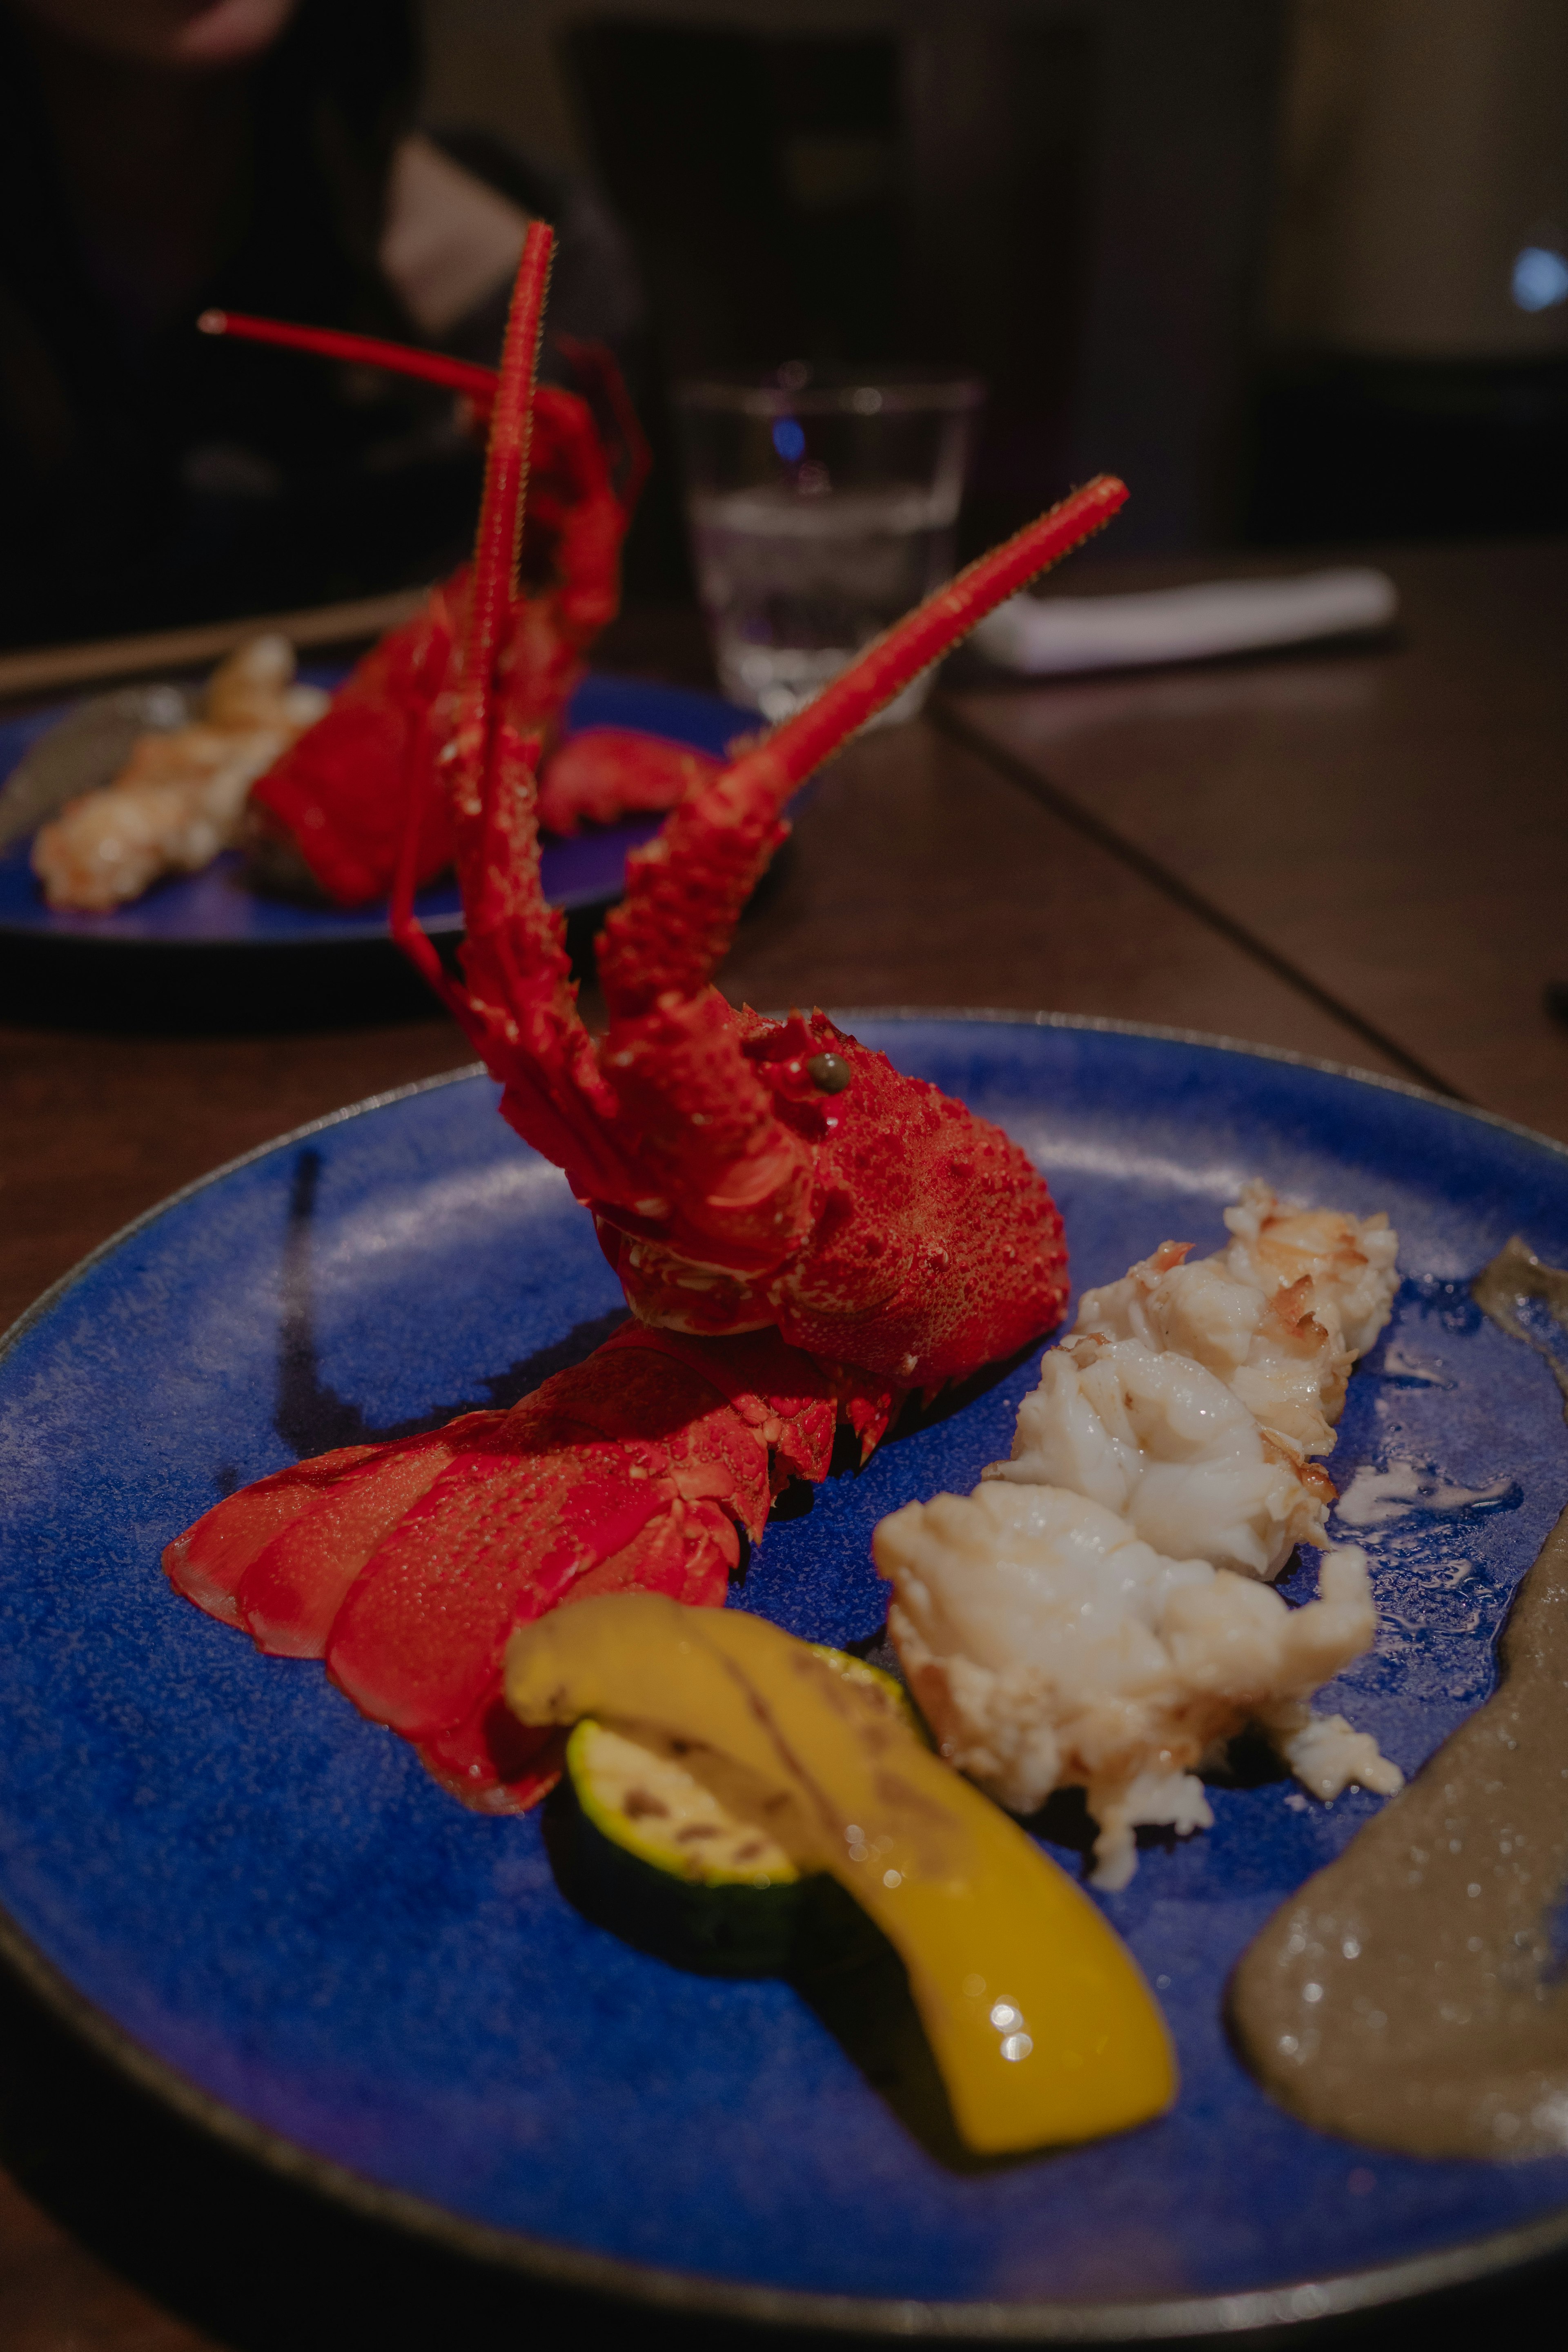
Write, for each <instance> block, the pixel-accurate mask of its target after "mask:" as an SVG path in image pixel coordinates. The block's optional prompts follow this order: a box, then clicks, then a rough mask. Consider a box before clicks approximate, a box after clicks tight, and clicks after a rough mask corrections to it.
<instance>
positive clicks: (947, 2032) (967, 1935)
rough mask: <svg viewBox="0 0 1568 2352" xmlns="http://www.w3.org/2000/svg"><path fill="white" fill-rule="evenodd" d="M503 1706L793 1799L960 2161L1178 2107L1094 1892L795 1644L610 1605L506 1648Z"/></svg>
mask: <svg viewBox="0 0 1568 2352" xmlns="http://www.w3.org/2000/svg"><path fill="white" fill-rule="evenodd" d="M506 1695H507V1700H508V1703H509V1705H510V1706H511V1708H512V1710H513V1712H514V1713H515V1714H516V1715H518V1716H519V1717H521V1720H522V1721H523V1722H525V1723H536V1724H542V1723H575V1722H577V1721H578V1720H579V1719H580V1718H581V1717H584V1716H594V1717H596V1718H598V1719H599V1720H600V1721H601V1722H607V1723H611V1724H614V1725H616V1726H617V1727H624V1728H625V1729H626V1731H627V1732H628V1734H629V1735H630V1736H631V1737H633V1738H636V1737H637V1727H647V1728H649V1729H651V1730H654V1731H657V1732H661V1733H664V1734H665V1735H667V1736H673V1737H675V1738H687V1739H692V1740H699V1741H701V1742H702V1743H703V1744H704V1745H706V1746H707V1747H709V1748H717V1749H718V1750H719V1751H720V1752H721V1754H723V1755H725V1756H727V1757H729V1758H730V1759H731V1760H732V1761H733V1762H734V1763H735V1764H736V1765H738V1766H740V1767H741V1768H742V1769H743V1770H744V1771H745V1772H747V1773H749V1774H751V1775H752V1776H754V1778H755V1780H757V1782H759V1783H760V1784H762V1785H763V1786H765V1787H766V1788H768V1789H769V1790H773V1791H774V1792H776V1793H778V1794H780V1795H782V1796H784V1798H786V1799H787V1800H788V1803H787V1806H786V1807H784V1808H783V1809H780V1810H779V1811H778V1812H777V1815H776V1821H777V1829H776V1832H775V1833H776V1834H777V1835H778V1837H779V1839H780V1843H782V1844H783V1845H784V1846H785V1848H786V1849H787V1850H788V1852H790V1853H792V1854H793V1855H795V1858H796V1859H797V1861H799V1862H800V1863H801V1864H802V1866H803V1867H808V1868H815V1869H821V1870H826V1871H830V1872H831V1873H832V1874H833V1876H834V1877H835V1878H836V1879H837V1880H838V1882H839V1884H840V1885H843V1886H844V1887H845V1888H846V1889H847V1891H848V1893H849V1894H851V1895H853V1896H854V1898H855V1900H856V1902H857V1903H858V1904H859V1905H860V1906H861V1907H862V1908H863V1909H864V1910H865V1911H866V1912H867V1913H868V1915H869V1916H870V1917H871V1918H872V1919H874V1920H875V1921H876V1924H877V1925H878V1927H879V1928H880V1929H881V1930H882V1932H883V1934H884V1935H885V1936H886V1937H888V1939H889V1942H890V1943H891V1944H892V1945H893V1946H894V1948H895V1949H896V1950H897V1951H898V1953H899V1955H900V1958H901V1959H902V1960H903V1963H904V1966H905V1969H907V1971H908V1974H909V1980H910V1993H911V1995H912V1996H913V1999H914V2001H915V2005H916V2008H917V2009H918V2011H919V2012H920V2016H921V2023H922V2024H923V2026H924V2028H925V2032H926V2036H927V2039H928V2040H929V2042H930V2043H931V2050H932V2053H933V2055H934V2056H935V2059H936V2062H937V2064H938V2067H939V2068H940V2070H941V2073H942V2081H943V2083H944V2084H945V2086H946V2089H947V2094H948V2098H949V2101H950V2103H951V2105H952V2112H953V2119H954V2121H955V2123H956V2124H957V2126H958V2128H959V2130H960V2132H961V2133H962V2134H963V2137H964V2139H965V2140H966V2141H967V2142H968V2143H969V2145H970V2146H971V2147H973V2148H976V2149H979V2150H982V2151H984V2152H994V2153H1001V2152H1004V2151H1007V2150H1014V2149H1019V2148H1026V2147H1042V2146H1044V2145H1046V2144H1047V2143H1051V2142H1060V2141H1068V2140H1083V2139H1093V2138H1098V2137H1100V2135H1101V2134H1103V2133H1106V2132H1113V2131H1121V2130H1125V2129H1126V2128H1127V2127H1128V2126H1131V2125H1133V2124H1138V2123H1143V2122H1146V2121H1147V2120H1148V2119H1149V2118H1150V2117H1151V2116H1157V2115H1159V2114H1160V2113H1162V2112H1163V2109H1164V2108H1165V2107H1166V2106H1168V2105H1169V2104H1170V2102H1171V2100H1172V2098H1173V2095H1174V2093H1175V2084H1176V2076H1175V2064H1174V2060H1173V2054H1172V2051H1171V2045H1170V2039H1169V2036H1168V2034H1167V2033H1166V2031H1165V2025H1164V2021H1163V2018H1162V2016H1161V2014H1160V2011H1159V2009H1158V2007H1157V2005H1156V2003H1155V2001H1154V2000H1153V1997H1152V1994H1151V1993H1150V1991H1149V1989H1148V1987H1147V1985H1146V1984H1145V1982H1144V1980H1143V1978H1142V1974H1141V1973H1140V1971H1139V1969H1138V1966H1137V1963H1136V1962H1135V1961H1134V1960H1133V1958H1132V1957H1131V1953H1130V1952H1129V1951H1128V1950H1127V1948H1126V1947H1125V1946H1124V1945H1123V1944H1122V1943H1121V1939H1120V1938H1119V1937H1117V1936H1116V1935H1115V1933H1114V1932H1113V1930H1112V1929H1111V1928H1110V1927H1109V1926H1108V1925H1107V1924H1106V1922H1105V1920H1104V1919H1103V1918H1102V1917H1101V1916H1100V1912H1099V1911H1098V1910H1097V1909H1096V1907H1095V1906H1094V1904H1093V1903H1092V1902H1091V1901H1090V1900H1089V1897H1088V1895H1084V1894H1083V1893H1081V1892H1080V1890H1079V1888H1078V1887H1077V1886H1075V1885H1073V1883H1072V1881H1071V1880H1070V1879H1069V1878H1068V1877H1067V1876H1066V1875H1065V1874H1063V1873H1062V1872H1061V1871H1059V1870H1058V1868H1057V1867H1056V1865H1055V1864H1053V1863H1051V1862H1050V1861H1048V1860H1047V1857H1046V1856H1045V1855H1044V1854H1043V1853H1041V1852H1040V1850H1039V1848H1038V1847H1037V1845H1036V1844H1035V1843H1033V1841H1032V1840H1031V1839H1030V1838H1028V1837H1027V1836H1026V1834H1025V1833H1024V1832H1023V1831H1022V1830H1021V1829H1019V1828H1018V1827H1017V1825H1016V1823H1015V1822H1012V1821H1010V1820H1009V1819H1008V1818H1007V1816H1006V1814H1005V1813H1004V1812H1001V1811H999V1810H998V1809H997V1807H996V1806H994V1804H992V1803H991V1802H990V1801H989V1800H988V1799H987V1798H984V1797H983V1796H982V1795H981V1794H980V1792H979V1791H978V1790H976V1789H973V1788H972V1787H971V1786H970V1784H969V1783H968V1782H967V1781H966V1780H962V1779H961V1778H960V1777H959V1775H958V1774H957V1773H956V1772H954V1771H953V1770H952V1769H951V1768H950V1767H949V1766H948V1765H946V1764H943V1763H942V1761H941V1759H939V1758H938V1757H936V1756H933V1755H932V1754H931V1751H930V1750H929V1749H928V1748H925V1747H924V1746H923V1745H922V1743H921V1740H920V1738H918V1737H917V1735H916V1734H915V1733H914V1732H913V1731H912V1730H911V1729H910V1728H909V1727H907V1725H906V1724H904V1723H903V1722H902V1721H901V1720H900V1718H899V1717H898V1716H897V1715H896V1714H895V1713H894V1712H893V1711H892V1710H890V1709H889V1707H888V1706H887V1705H886V1704H885V1702H884V1701H883V1700H882V1699H881V1698H880V1697H879V1696H873V1695H871V1694H869V1693H868V1692H867V1691H866V1690H865V1689H863V1688H861V1687H859V1686H858V1685H857V1684H856V1683H855V1682H854V1681H853V1680H850V1679H848V1678H847V1677H846V1676H845V1675H841V1674H837V1673H836V1672H835V1671H834V1670H833V1668H832V1667H831V1666H829V1665H828V1664H826V1663H825V1662H824V1660H823V1659H822V1658H821V1657H819V1656H818V1655H817V1654H815V1653H814V1651H813V1650H812V1649H811V1647H810V1646H809V1645H808V1644H807V1643H804V1642H798V1641H796V1640H795V1638H794V1637H793V1636H792V1635H791V1634H788V1633H782V1632H781V1631H780V1630H779V1628H778V1627H777V1626H775V1625H770V1624H769V1623H767V1622H766V1621H765V1620H763V1619H762V1618H760V1617H753V1616H751V1615H749V1614H747V1613H746V1612H743V1611H741V1610H724V1609H712V1610H710V1609H704V1610H692V1609H687V1608H684V1607H682V1606H681V1604H680V1603H679V1601H668V1600H665V1599H664V1598H663V1597H662V1596H660V1595H658V1594H656V1593H637V1592H627V1593H613V1594H606V1595H605V1596H604V1597H603V1598H601V1599H597V1600H593V1601H581V1602H579V1603H577V1604H576V1605H575V1606H574V1607H573V1608H570V1609H560V1610H556V1611H555V1612H553V1613H552V1615H550V1616H548V1617H545V1618H542V1619H541V1620H540V1621H539V1622H536V1623H534V1624H531V1625H527V1626H524V1627H522V1628H521V1630H520V1631H519V1632H518V1633H514V1634H513V1636H512V1639H511V1642H510V1645H509V1647H508V1651H507V1666H506Z"/></svg>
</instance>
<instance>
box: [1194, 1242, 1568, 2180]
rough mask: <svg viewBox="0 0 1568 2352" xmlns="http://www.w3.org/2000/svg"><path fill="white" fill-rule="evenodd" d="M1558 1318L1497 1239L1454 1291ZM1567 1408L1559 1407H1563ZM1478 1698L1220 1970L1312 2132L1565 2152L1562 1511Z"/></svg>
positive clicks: (1399, 2143)
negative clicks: (1403, 1784)
mask: <svg viewBox="0 0 1568 2352" xmlns="http://www.w3.org/2000/svg"><path fill="white" fill-rule="evenodd" d="M1471 1288H1472V1292H1473V1294H1474V1297H1475V1298H1476V1300H1477V1303H1478V1304H1479V1306H1480V1307H1481V1308H1482V1309H1483V1311H1484V1312H1485V1313H1486V1314H1488V1315H1489V1316H1490V1317H1491V1318H1492V1319H1493V1321H1494V1322H1496V1323H1497V1324H1499V1325H1500V1328H1502V1329H1503V1330H1505V1331H1508V1332H1509V1333H1510V1334H1511V1336H1512V1337H1513V1338H1515V1339H1522V1340H1523V1341H1524V1342H1525V1343H1526V1345H1527V1346H1530V1347H1532V1348H1535V1349H1538V1351H1539V1352H1540V1353H1541V1354H1542V1355H1543V1356H1544V1357H1545V1358H1546V1360H1547V1361H1548V1362H1549V1363H1550V1364H1551V1365H1552V1371H1553V1373H1554V1374H1555V1376H1556V1378H1557V1381H1558V1384H1559V1386H1560V1387H1561V1388H1562V1389H1563V1394H1564V1397H1565V1399H1568V1377H1565V1376H1564V1373H1563V1368H1562V1367H1561V1365H1560V1364H1559V1363H1558V1362H1557V1361H1556V1360H1555V1359H1554V1358H1553V1357H1552V1353H1551V1351H1550V1350H1549V1349H1546V1348H1544V1347H1542V1345H1541V1343H1540V1341H1538V1340H1537V1339H1535V1338H1534V1337H1533V1336H1532V1334H1531V1332H1530V1330H1529V1329H1528V1328H1526V1326H1525V1325H1524V1323H1523V1322H1522V1320H1521V1317H1520V1314H1519V1311H1518V1310H1519V1307H1520V1305H1521V1301H1522V1300H1523V1299H1525V1298H1536V1299H1540V1300H1541V1301H1542V1302H1543V1303H1544V1304H1545V1305H1546V1306H1547V1307H1549V1308H1550V1309H1551V1311H1552V1315H1553V1316H1554V1317H1555V1318H1556V1319H1557V1320H1558V1321H1559V1322H1560V1323H1561V1324H1563V1327H1564V1328H1565V1329H1568V1271H1563V1270H1562V1269H1559V1268H1558V1267H1556V1266H1549V1265H1542V1263H1541V1261H1540V1260H1539V1259H1538V1258H1536V1257H1534V1256H1533V1255H1531V1252H1530V1251H1529V1250H1527V1249H1526V1248H1525V1247H1524V1245H1523V1244H1522V1243H1521V1242H1519V1241H1517V1240H1516V1241H1512V1242H1510V1244H1508V1247H1507V1248H1506V1249H1504V1250H1502V1251H1500V1253H1499V1255H1497V1257H1495V1258H1494V1259H1493V1260H1492V1263H1491V1264H1490V1265H1489V1266H1487V1267H1486V1268H1485V1269H1484V1270H1483V1272H1482V1273H1480V1274H1479V1275H1478V1276H1477V1277H1476V1280H1475V1282H1474V1283H1473V1284H1472V1286H1471ZM1564 1411H1565V1417H1568V1405H1565V1408H1564ZM1499 1670H1500V1683H1499V1688H1498V1691H1497V1693H1496V1696H1494V1697H1493V1698H1491V1699H1490V1700H1489V1702H1488V1704H1487V1705H1486V1706H1484V1707H1482V1708H1481V1709H1480V1710H1479V1713H1478V1714H1476V1715H1474V1716H1472V1717H1470V1719H1469V1721H1468V1723H1465V1724H1462V1725H1461V1726H1460V1727H1459V1729H1458V1731H1456V1732H1455V1733H1454V1734H1453V1736H1452V1738H1449V1739H1447V1741H1445V1743H1444V1745H1443V1746H1442V1747H1441V1748H1439V1749H1438V1750H1437V1753H1436V1756H1434V1757H1433V1758H1432V1759H1431V1761H1430V1762H1429V1763H1428V1764H1426V1766H1425V1768H1424V1769H1422V1771H1421V1772H1420V1773H1419V1775H1418V1776H1417V1777H1416V1779H1415V1780H1413V1781H1412V1783H1411V1784H1410V1786H1409V1787H1408V1788H1407V1789H1406V1790H1405V1792H1404V1794H1403V1795H1402V1796H1399V1797H1396V1798H1394V1800H1393V1801H1391V1802H1390V1803H1389V1804H1388V1805H1386V1806H1385V1807H1384V1810H1383V1811H1382V1812H1380V1813H1379V1814H1378V1815H1377V1817H1376V1818H1375V1819H1374V1820H1373V1821H1370V1822H1367V1824H1366V1825H1365V1827H1364V1828H1363V1829H1362V1830H1361V1831H1360V1832H1358V1834H1357V1835H1356V1837H1355V1838H1354V1839H1353V1840H1352V1843H1351V1844H1350V1845H1349V1846H1348V1847H1347V1848H1346V1849H1345V1851H1344V1853H1342V1855H1341V1856H1340V1857H1339V1860H1338V1861H1337V1862H1333V1863H1331V1864H1330V1865H1329V1867H1328V1868H1327V1869H1326V1870H1321V1871H1320V1872H1319V1873H1318V1874H1317V1876H1316V1877H1315V1878H1310V1879H1309V1880H1308V1881H1307V1884H1306V1885H1304V1886H1303V1887H1301V1888H1300V1891H1299V1892H1298V1893H1297V1894H1296V1895H1293V1896H1292V1897H1291V1898H1290V1900H1289V1902H1288V1903H1286V1904H1284V1905H1282V1906H1281V1907H1280V1908H1279V1911H1277V1912H1276V1913H1275V1915H1274V1916H1273V1918H1272V1919H1271V1920H1270V1921H1269V1923H1268V1927H1265V1929H1264V1930H1263V1933H1262V1934H1261V1935H1260V1936H1259V1937H1258V1938H1257V1940H1256V1941H1255V1942H1254V1943H1253V1944H1252V1945H1250V1946H1249V1948H1247V1952H1246V1953H1245V1954H1244V1956H1243V1958H1242V1960H1241V1964H1240V1966H1239V1968H1238V1969H1237V1972H1236V1976H1235V1978H1234V1979H1233V1980H1232V1985H1231V1994H1230V2007H1231V2018H1232V2023H1233V2026H1234V2029H1235V2032H1236V2034H1237V2040H1238V2042H1240V2045H1241V2048H1242V2052H1243V2054H1244V2055H1245V2057H1246V2058H1247V2063H1248V2064H1249V2065H1250V2066H1251V2067H1252V2069H1253V2071H1254V2073H1255V2074H1258V2076H1259V2078H1260V2079H1261V2080H1262V2082H1263V2083H1264V2084H1266V2085H1267V2086H1268V2089H1269V2090H1270V2091H1271V2092H1273V2094H1274V2095H1275V2096H1276V2097H1277V2098H1279V2099H1280V2100H1281V2101H1282V2102H1283V2103H1284V2105H1287V2106H1289V2107H1291V2108H1293V2109H1294V2110H1295V2112H1296V2113H1297V2114H1298V2115H1300V2116H1303V2117H1305V2119H1306V2120H1307V2121H1308V2122H1309V2123H1312V2124H1315V2125H1317V2126H1319V2127H1320V2128H1321V2129H1322V2130H1324V2131H1331V2132H1338V2133H1341V2134H1342V2135H1343V2136H1344V2137H1347V2138H1352V2139H1359V2140H1370V2141H1372V2142H1373V2143H1374V2144H1375V2145H1377V2146H1379V2147H1394V2148H1400V2149H1404V2150H1407V2151H1409V2152H1410V2153H1412V2154H1415V2155H1420V2156H1493V2157H1495V2156H1510V2157H1519V2156H1539V2155H1546V2154H1549V2153H1558V2154H1560V2153H1561V2152H1562V2151H1563V2149H1564V2148H1565V2147H1568V1975H1563V1976H1561V1977H1555V1978H1553V1977H1552V1976H1551V1975H1549V1974H1548V1963H1549V1959H1550V1950H1549V1940H1548V1939H1549V1932H1550V1922H1551V1918H1552V1910H1553V1908H1554V1906H1555V1904H1556V1903H1557V1901H1558V1900H1559V1899H1560V1898H1561V1895H1562V1893H1563V1886H1564V1884H1565V1883H1568V1512H1564V1513H1563V1517H1562V1518H1561V1519H1559V1521H1558V1522H1557V1525H1556V1527H1555V1528H1553V1529H1552V1533H1551V1535H1550V1536H1549V1537H1548V1538H1547V1539H1546V1542H1545V1544H1544V1545H1543V1547H1542V1551H1541V1555H1540V1557H1539V1559H1537V1560H1536V1562H1535V1565H1534V1566H1533V1567H1532V1568H1531V1570H1530V1572H1529V1573H1528V1575H1527V1576H1526V1577H1525V1579H1524V1580H1523V1582H1522V1583H1521V1586H1520V1588H1519V1591H1518V1592H1517V1593H1516V1594H1515V1596H1514V1601H1513V1606H1512V1608H1511V1610H1510V1613H1509V1618H1508V1622H1507V1624H1506V1626H1505V1627H1504V1629H1503V1635H1502V1641H1501V1643H1500V1649H1499Z"/></svg>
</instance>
